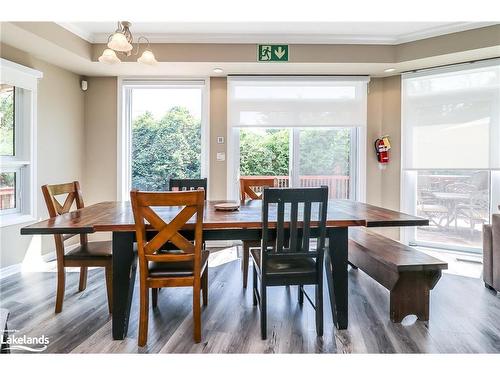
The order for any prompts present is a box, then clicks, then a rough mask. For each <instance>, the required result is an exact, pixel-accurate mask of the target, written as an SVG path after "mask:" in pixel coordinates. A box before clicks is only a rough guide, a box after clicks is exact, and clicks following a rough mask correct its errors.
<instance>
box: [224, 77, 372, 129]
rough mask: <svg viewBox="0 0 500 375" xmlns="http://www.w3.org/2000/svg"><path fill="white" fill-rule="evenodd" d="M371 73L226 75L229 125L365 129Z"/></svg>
mask: <svg viewBox="0 0 500 375" xmlns="http://www.w3.org/2000/svg"><path fill="white" fill-rule="evenodd" d="M368 82H369V77H364V76H360V77H320V76H315V77H309V76H307V77H306V76H279V77H276V76H274V77H273V76H258V77H252V76H237V77H228V105H229V108H228V112H229V126H231V127H309V126H311V127H364V126H366V96H367V84H368Z"/></svg>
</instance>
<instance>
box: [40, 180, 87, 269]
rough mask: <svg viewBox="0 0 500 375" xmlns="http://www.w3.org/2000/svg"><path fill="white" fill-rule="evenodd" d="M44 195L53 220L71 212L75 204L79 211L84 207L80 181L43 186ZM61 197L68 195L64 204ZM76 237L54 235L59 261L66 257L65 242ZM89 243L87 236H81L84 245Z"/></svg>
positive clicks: (71, 235) (72, 235)
mask: <svg viewBox="0 0 500 375" xmlns="http://www.w3.org/2000/svg"><path fill="white" fill-rule="evenodd" d="M42 193H43V197H44V199H45V204H46V206H47V210H48V212H49V216H50V217H51V218H54V217H56V216H59V215H62V214H65V213H68V212H70V211H71V207H72V206H73V204H75V206H76V208H77V209H79V208H83V207H84V204H83V196H82V192H81V190H80V183H79V182H78V181H73V182H68V183H64V184H57V185H43V186H42ZM61 195H66V198H65V199H64V202H63V203H61V202H60V201H59V200H58V199H57V197H58V196H61ZM75 235H76V234H68V235H62V234H55V235H54V239H55V242H56V255H57V259H58V261H59V260H62V257H63V256H64V241H66V240H68V239H70V238H71V237H74V236H75ZM87 241H88V240H87V235H86V234H80V243H81V244H82V245H83V244H86V243H87Z"/></svg>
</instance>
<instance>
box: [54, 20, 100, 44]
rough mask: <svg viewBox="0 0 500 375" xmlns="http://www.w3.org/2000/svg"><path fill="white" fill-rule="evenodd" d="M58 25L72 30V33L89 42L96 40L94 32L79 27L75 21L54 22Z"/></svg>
mask: <svg viewBox="0 0 500 375" xmlns="http://www.w3.org/2000/svg"><path fill="white" fill-rule="evenodd" d="M55 23H56V24H58V25H59V26H61V27H63V28H65V29H66V30H68V31H69V32H72V33H73V34H75V35H77V36H79V37H80V38H82V39H83V40H86V41H87V42H89V43H96V40H95V38H94V34H93V33H91V32H90V31H87V30H84V29H83V28H81V27H79V26H78V25H76V24H75V23H72V22H55Z"/></svg>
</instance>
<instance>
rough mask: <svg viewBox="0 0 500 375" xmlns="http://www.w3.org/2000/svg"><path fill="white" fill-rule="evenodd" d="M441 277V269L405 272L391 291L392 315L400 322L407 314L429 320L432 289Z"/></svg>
mask: <svg viewBox="0 0 500 375" xmlns="http://www.w3.org/2000/svg"><path fill="white" fill-rule="evenodd" d="M440 277H441V271H427V272H403V273H401V274H400V277H399V280H398V282H397V283H396V285H395V286H394V288H393V289H392V290H391V293H390V317H391V321H393V322H394V323H400V322H401V321H402V320H403V318H404V317H405V316H407V315H411V314H414V315H416V316H417V318H418V320H424V321H426V320H429V300H430V291H431V289H432V288H434V285H436V283H437V281H438V280H439V278H440Z"/></svg>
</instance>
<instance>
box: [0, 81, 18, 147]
mask: <svg viewBox="0 0 500 375" xmlns="http://www.w3.org/2000/svg"><path fill="white" fill-rule="evenodd" d="M14 102H15V90H14V87H13V86H11V85H3V84H2V85H0V156H14Z"/></svg>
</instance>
